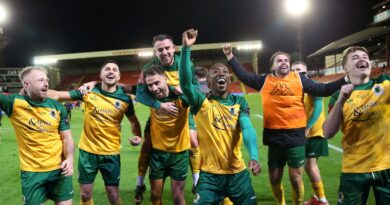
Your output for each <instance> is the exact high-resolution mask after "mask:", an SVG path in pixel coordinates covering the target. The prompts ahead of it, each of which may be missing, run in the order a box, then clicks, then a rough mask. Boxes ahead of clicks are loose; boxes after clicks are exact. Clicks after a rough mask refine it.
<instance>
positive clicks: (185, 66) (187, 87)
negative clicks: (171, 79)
mask: <svg viewBox="0 0 390 205" xmlns="http://www.w3.org/2000/svg"><path fill="white" fill-rule="evenodd" d="M197 35H198V31H197V30H194V29H190V30H187V31H185V32H184V33H183V36H182V41H183V47H182V49H181V58H180V66H179V79H180V87H181V90H182V92H183V94H184V95H185V97H186V99H187V101H188V103H189V104H190V106H191V107H194V106H197V104H198V102H199V101H198V99H199V95H200V94H199V93H198V92H196V89H195V88H194V86H193V84H192V81H193V78H194V76H193V75H192V70H191V67H192V64H191V46H192V45H193V44H194V43H195V41H196V37H197Z"/></svg>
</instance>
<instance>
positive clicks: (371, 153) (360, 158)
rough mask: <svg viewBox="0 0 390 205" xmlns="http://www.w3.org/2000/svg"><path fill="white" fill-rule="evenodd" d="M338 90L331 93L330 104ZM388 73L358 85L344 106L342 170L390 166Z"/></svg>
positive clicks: (377, 168) (389, 93)
mask: <svg viewBox="0 0 390 205" xmlns="http://www.w3.org/2000/svg"><path fill="white" fill-rule="evenodd" d="M338 96H339V91H338V92H336V93H335V94H333V96H332V98H331V100H330V102H329V107H333V105H334V104H335V102H336V101H337V98H338ZM389 127H390V76H389V75H381V76H379V77H378V78H377V79H371V80H370V81H369V82H368V83H366V84H363V85H357V86H355V88H354V91H353V92H352V94H351V96H350V98H349V99H348V100H347V101H346V102H345V104H344V106H343V118H342V124H341V131H342V133H343V138H342V147H343V150H344V154H343V163H342V172H344V173H366V172H375V171H380V170H384V169H389V168H390V154H389V150H390V132H389V131H388V128H389Z"/></svg>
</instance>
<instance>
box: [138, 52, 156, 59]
mask: <svg viewBox="0 0 390 205" xmlns="http://www.w3.org/2000/svg"><path fill="white" fill-rule="evenodd" d="M138 56H139V57H141V58H148V57H152V56H153V52H152V51H142V52H139V53H138Z"/></svg>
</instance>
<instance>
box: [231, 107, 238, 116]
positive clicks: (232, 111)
mask: <svg viewBox="0 0 390 205" xmlns="http://www.w3.org/2000/svg"><path fill="white" fill-rule="evenodd" d="M229 112H230V114H231V115H237V114H236V112H235V109H234V107H231V108H230V110H229Z"/></svg>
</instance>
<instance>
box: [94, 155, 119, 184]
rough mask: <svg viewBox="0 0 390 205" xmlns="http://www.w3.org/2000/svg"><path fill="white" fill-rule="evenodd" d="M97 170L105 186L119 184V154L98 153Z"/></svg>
mask: <svg viewBox="0 0 390 205" xmlns="http://www.w3.org/2000/svg"><path fill="white" fill-rule="evenodd" d="M99 170H100V172H101V173H102V177H103V181H104V185H105V186H119V180H120V175H121V160H120V155H100V156H99Z"/></svg>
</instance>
